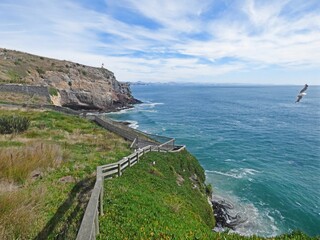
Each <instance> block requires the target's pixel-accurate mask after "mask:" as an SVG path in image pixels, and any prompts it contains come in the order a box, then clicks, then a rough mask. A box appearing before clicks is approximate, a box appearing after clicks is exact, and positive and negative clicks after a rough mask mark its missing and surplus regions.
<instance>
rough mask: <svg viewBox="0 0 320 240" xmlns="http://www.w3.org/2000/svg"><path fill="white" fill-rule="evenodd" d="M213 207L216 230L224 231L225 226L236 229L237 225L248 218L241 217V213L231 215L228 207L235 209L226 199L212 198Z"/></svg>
mask: <svg viewBox="0 0 320 240" xmlns="http://www.w3.org/2000/svg"><path fill="white" fill-rule="evenodd" d="M211 203H212V207H213V209H214V217H215V219H216V226H215V228H214V230H215V231H217V232H221V231H224V228H230V229H232V230H234V229H235V227H236V226H237V225H239V224H240V223H243V222H245V221H246V219H243V218H241V216H240V215H239V214H237V215H236V216H231V215H230V214H229V212H228V209H233V205H232V204H231V203H228V202H226V201H224V200H220V201H215V200H212V201H211Z"/></svg>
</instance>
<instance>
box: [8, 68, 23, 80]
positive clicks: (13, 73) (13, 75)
mask: <svg viewBox="0 0 320 240" xmlns="http://www.w3.org/2000/svg"><path fill="white" fill-rule="evenodd" d="M7 74H8V77H9V78H10V82H11V83H16V82H19V80H20V79H21V77H20V75H19V73H17V72H16V71H14V70H9V71H8V72H7Z"/></svg>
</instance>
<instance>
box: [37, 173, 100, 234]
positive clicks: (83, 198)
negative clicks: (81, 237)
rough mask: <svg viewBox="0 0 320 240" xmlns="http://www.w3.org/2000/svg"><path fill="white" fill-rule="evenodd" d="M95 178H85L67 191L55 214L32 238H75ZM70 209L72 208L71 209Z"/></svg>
mask: <svg viewBox="0 0 320 240" xmlns="http://www.w3.org/2000/svg"><path fill="white" fill-rule="evenodd" d="M94 180H95V178H86V179H83V180H81V181H80V182H78V183H77V184H76V185H75V186H74V187H73V188H72V190H71V192H70V193H69V196H68V198H67V199H66V200H65V201H64V202H63V203H62V204H61V205H60V207H59V208H58V210H57V212H56V213H55V215H54V216H53V217H52V218H51V219H50V221H49V222H48V223H47V225H46V226H45V227H44V228H43V229H42V231H41V232H39V233H38V235H37V236H36V237H35V238H34V240H42V239H48V238H50V239H75V238H76V235H77V230H78V229H79V227H80V224H81V220H82V217H83V214H84V211H85V207H86V205H87V203H88V201H89V197H90V194H89V193H90V192H91V190H92V188H93V185H94ZM71 209H72V210H71Z"/></svg>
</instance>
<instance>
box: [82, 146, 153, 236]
mask: <svg viewBox="0 0 320 240" xmlns="http://www.w3.org/2000/svg"><path fill="white" fill-rule="evenodd" d="M152 150H153V149H152V146H151V145H150V146H146V147H144V148H142V149H140V150H138V151H136V152H134V153H132V154H130V155H129V156H127V157H124V158H122V159H121V160H119V161H118V162H116V163H110V164H106V165H101V166H98V167H97V175H96V182H95V185H94V188H93V190H92V193H91V197H90V200H89V203H88V205H87V208H86V211H85V213H84V216H83V219H82V222H81V225H80V229H79V231H78V234H77V238H76V240H91V239H96V235H98V234H99V221H98V215H99V213H100V215H103V193H104V179H105V178H111V177H114V176H118V177H120V176H121V175H122V172H123V171H124V170H125V169H126V168H127V167H131V166H133V165H134V164H136V163H138V162H139V158H140V157H141V156H142V155H143V154H146V153H148V152H150V151H152Z"/></svg>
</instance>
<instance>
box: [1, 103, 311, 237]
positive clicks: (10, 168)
mask: <svg viewBox="0 0 320 240" xmlns="http://www.w3.org/2000/svg"><path fill="white" fill-rule="evenodd" d="M0 116H20V117H23V118H28V119H29V120H30V125H29V126H28V128H27V129H26V130H23V131H22V132H19V133H14V134H5V135H0V169H1V171H0V239H4V240H7V239H8V240H9V239H10V240H11V239H75V237H76V234H77V231H78V229H79V226H80V222H81V220H82V215H83V213H84V210H85V206H86V204H87V202H88V199H89V197H90V190H91V189H92V187H93V184H94V180H95V170H96V166H98V165H102V164H107V163H111V162H116V161H118V160H119V159H121V158H122V157H124V156H127V155H128V154H129V153H130V150H129V144H130V143H128V142H126V141H124V140H123V139H121V138H120V137H119V136H117V135H114V134H112V133H110V132H108V131H106V130H105V129H102V128H101V127H99V126H97V125H95V124H94V123H92V122H90V121H88V120H85V119H82V118H79V117H74V116H69V115H65V114H62V113H58V112H53V111H44V110H43V111H36V110H30V109H10V110H9V109H4V108H2V109H1V108H0ZM140 160H141V161H140V162H139V163H138V164H136V165H134V166H133V167H132V168H128V169H127V170H125V171H124V172H123V175H122V176H121V177H119V178H114V179H110V180H106V181H105V184H104V186H105V195H104V209H105V214H104V215H103V216H101V217H99V222H100V235H98V239H112V240H117V239H221V240H222V239H224V240H225V239H263V238H261V237H257V236H251V237H243V236H239V235H237V234H228V233H214V232H213V231H212V228H213V226H214V223H215V220H214V218H213V212H212V209H211V207H210V205H209V203H208V200H207V193H210V191H211V188H210V187H208V186H206V185H205V184H204V182H205V175H204V170H203V168H202V167H201V166H200V164H199V162H198V161H197V159H195V158H194V157H193V156H192V155H191V154H190V153H188V152H187V151H185V150H184V151H182V152H180V153H158V152H151V153H148V154H146V155H144V156H143V157H142V158H141V159H140ZM270 239H279V240H280V239H295V240H300V239H312V238H310V237H308V236H306V235H304V234H303V233H300V232H296V233H292V234H286V235H282V236H278V237H275V238H270ZM314 239H316V238H314Z"/></svg>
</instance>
